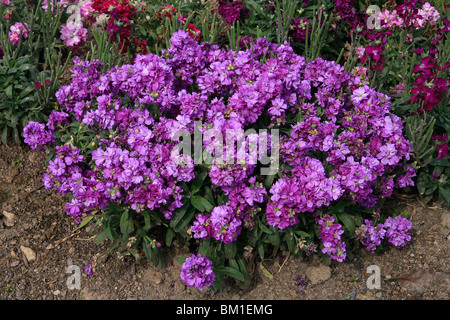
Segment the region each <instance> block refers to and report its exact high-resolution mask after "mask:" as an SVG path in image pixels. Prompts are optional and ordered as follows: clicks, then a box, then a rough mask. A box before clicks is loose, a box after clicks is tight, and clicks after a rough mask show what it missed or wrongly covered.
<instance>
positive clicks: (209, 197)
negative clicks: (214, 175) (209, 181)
mask: <svg viewBox="0 0 450 320" xmlns="http://www.w3.org/2000/svg"><path fill="white" fill-rule="evenodd" d="M205 193H206V199H207V200H208V201H209V202H211V203H212V204H214V202H215V201H214V195H213V192H212V190H211V188H210V187H208V186H206V187H205Z"/></svg>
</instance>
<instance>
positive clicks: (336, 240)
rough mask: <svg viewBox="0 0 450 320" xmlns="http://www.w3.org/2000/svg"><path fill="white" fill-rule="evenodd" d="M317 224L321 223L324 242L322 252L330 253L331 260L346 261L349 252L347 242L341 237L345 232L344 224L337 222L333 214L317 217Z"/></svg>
mask: <svg viewBox="0 0 450 320" xmlns="http://www.w3.org/2000/svg"><path fill="white" fill-rule="evenodd" d="M317 224H318V225H319V233H320V239H321V240H322V244H323V249H322V253H325V254H328V256H329V257H330V259H331V260H336V261H338V262H342V261H344V259H345V257H346V256H347V254H346V251H345V242H344V241H343V240H342V238H341V235H342V234H343V233H344V229H342V225H341V224H339V223H335V219H334V217H332V216H326V217H323V218H321V219H317Z"/></svg>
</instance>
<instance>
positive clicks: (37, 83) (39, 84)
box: [34, 79, 50, 89]
mask: <svg viewBox="0 0 450 320" xmlns="http://www.w3.org/2000/svg"><path fill="white" fill-rule="evenodd" d="M45 83H50V79H47V80H45ZM34 85H35V86H36V88H38V89H40V88H41V87H43V86H44V84H43V83H40V82H34Z"/></svg>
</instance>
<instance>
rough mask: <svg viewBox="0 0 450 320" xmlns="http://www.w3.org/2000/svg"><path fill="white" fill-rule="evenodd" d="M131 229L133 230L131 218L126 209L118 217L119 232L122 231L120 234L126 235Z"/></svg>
mask: <svg viewBox="0 0 450 320" xmlns="http://www.w3.org/2000/svg"><path fill="white" fill-rule="evenodd" d="M133 230H134V223H133V219H132V217H131V216H130V214H129V213H128V210H125V211H124V212H123V213H122V216H121V218H120V232H122V234H125V235H128V234H130V233H131V232H133Z"/></svg>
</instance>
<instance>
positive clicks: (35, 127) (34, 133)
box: [23, 121, 56, 150]
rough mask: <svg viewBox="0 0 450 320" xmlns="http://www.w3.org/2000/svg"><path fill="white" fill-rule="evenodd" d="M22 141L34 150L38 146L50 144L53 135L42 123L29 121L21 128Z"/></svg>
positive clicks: (53, 137) (53, 138)
mask: <svg viewBox="0 0 450 320" xmlns="http://www.w3.org/2000/svg"><path fill="white" fill-rule="evenodd" d="M23 137H24V142H25V143H26V144H28V145H29V146H30V148H31V149H33V150H36V148H37V147H38V146H44V145H46V144H50V143H52V142H53V141H54V140H55V138H56V137H55V136H54V135H53V134H52V133H51V132H50V131H47V130H46V128H45V124H44V123H38V122H35V121H30V122H28V124H27V125H26V126H25V128H24V130H23Z"/></svg>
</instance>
